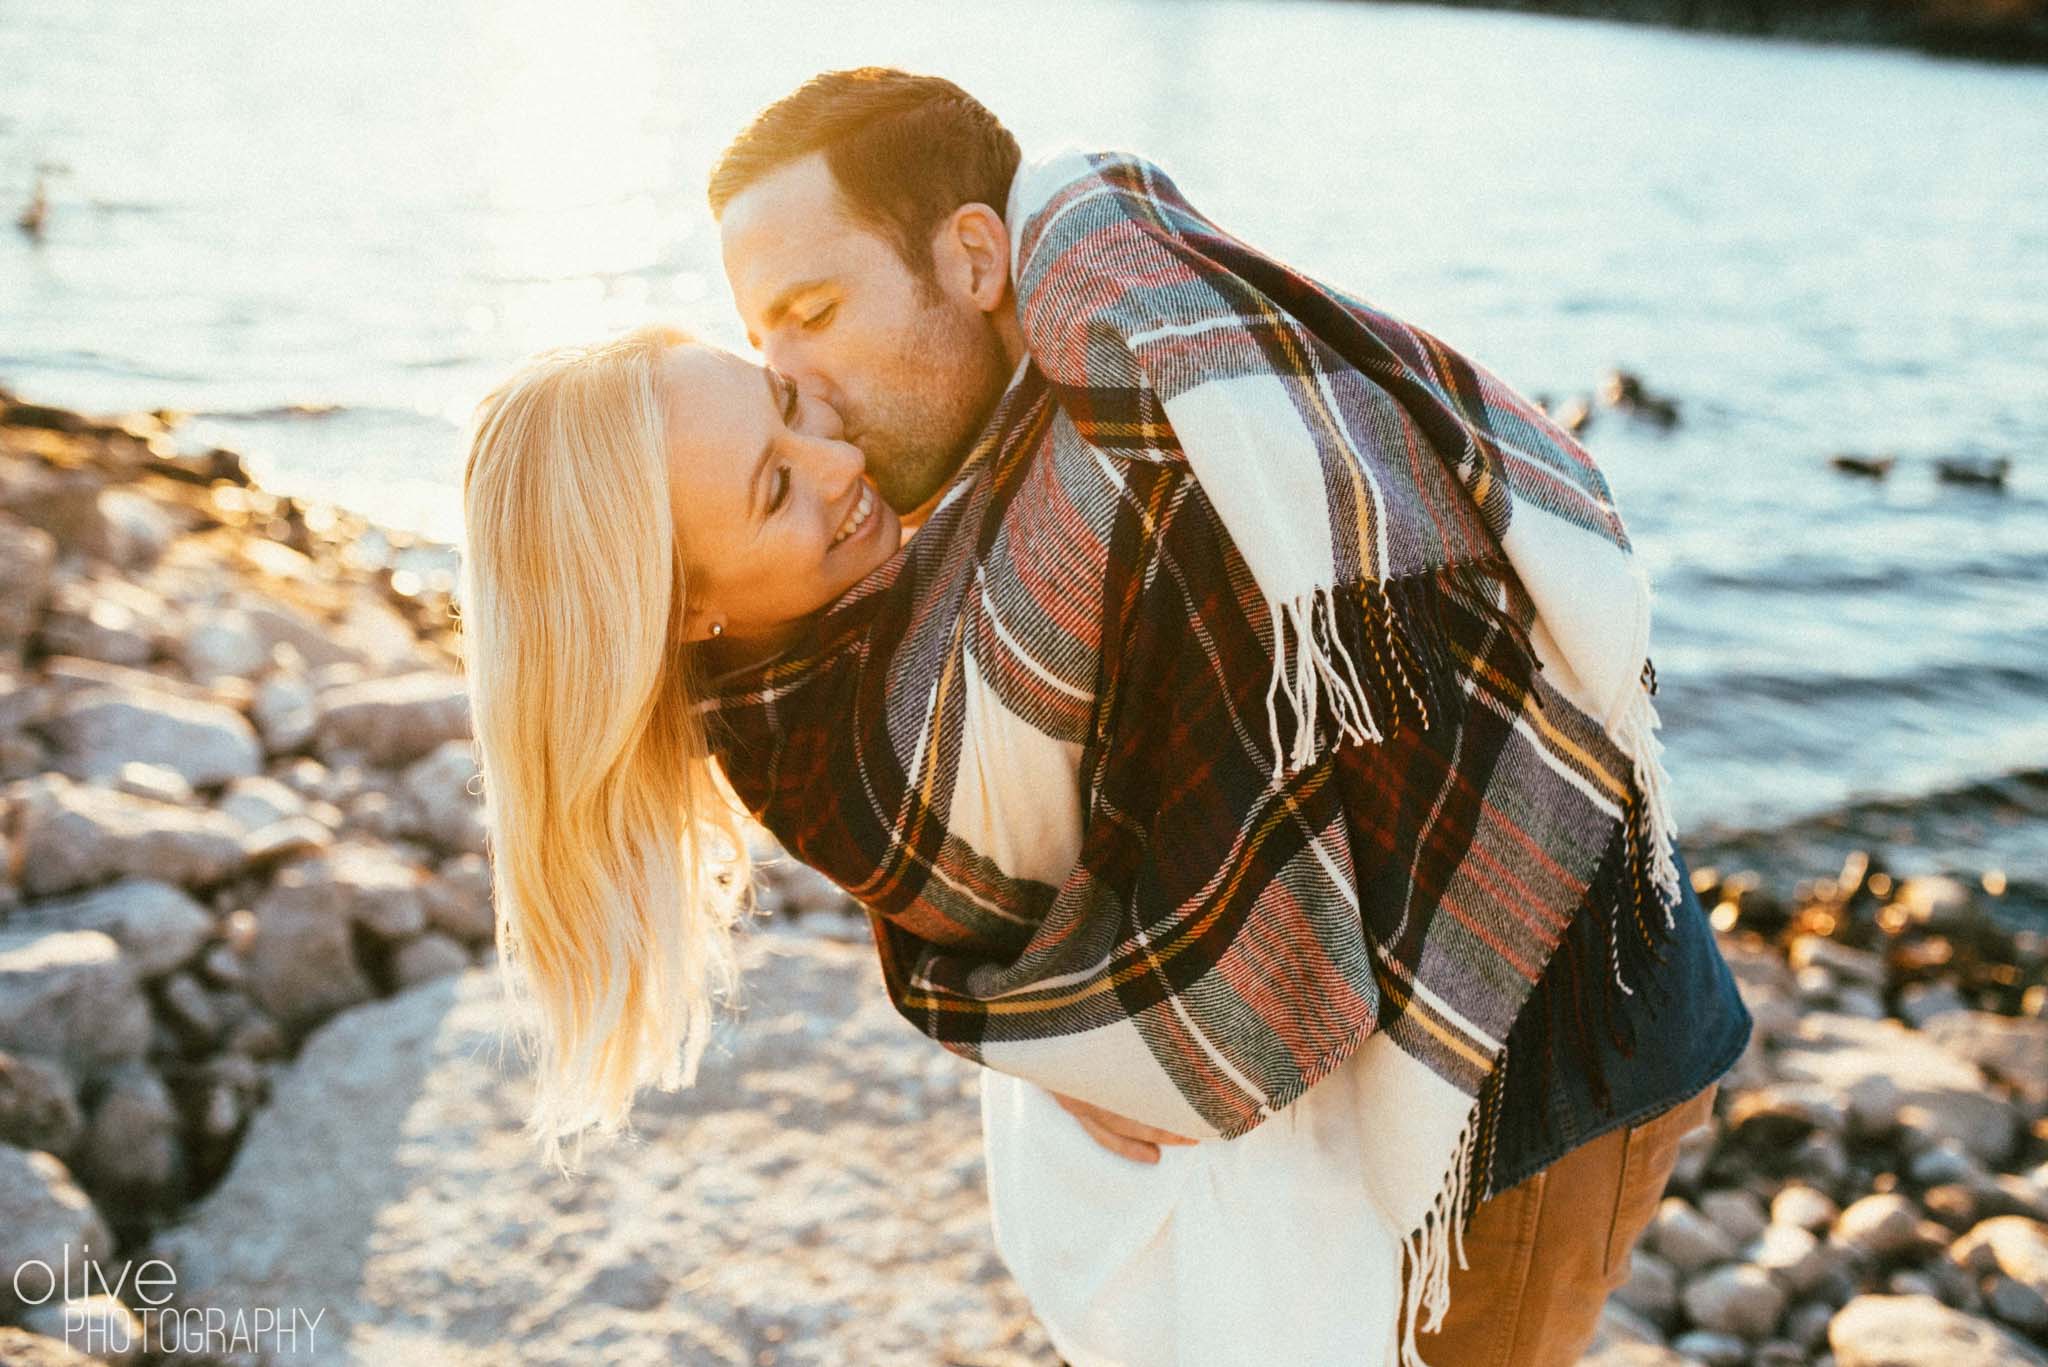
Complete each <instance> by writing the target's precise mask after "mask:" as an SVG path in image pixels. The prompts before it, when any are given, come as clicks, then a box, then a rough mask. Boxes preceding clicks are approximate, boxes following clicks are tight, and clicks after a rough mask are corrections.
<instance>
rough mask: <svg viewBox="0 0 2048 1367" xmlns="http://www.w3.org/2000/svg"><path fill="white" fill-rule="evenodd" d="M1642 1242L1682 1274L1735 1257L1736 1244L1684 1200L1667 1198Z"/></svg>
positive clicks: (1673, 1197)
mask: <svg viewBox="0 0 2048 1367" xmlns="http://www.w3.org/2000/svg"><path fill="white" fill-rule="evenodd" d="M1644 1242H1645V1243H1647V1244H1648V1245H1649V1247H1650V1250H1651V1251H1652V1252H1654V1253H1655V1254H1657V1256H1659V1257H1660V1258H1662V1259H1664V1261H1665V1262H1667V1263H1670V1264H1671V1266H1673V1267H1674V1268H1676V1269H1678V1271H1679V1272H1681V1273H1693V1272H1698V1271H1700V1270H1702V1269H1703V1268H1707V1267H1711V1266H1713V1265H1714V1264H1715V1263H1722V1262H1727V1261H1728V1260H1729V1259H1731V1258H1733V1257H1734V1256H1735V1244H1734V1242H1733V1241H1732V1240H1731V1239H1729V1237H1728V1236H1727V1235H1726V1234H1724V1233H1722V1232H1721V1230H1720V1228H1719V1227H1718V1226H1716V1225H1715V1224H1714V1223H1713V1222H1712V1221H1711V1220H1709V1219H1707V1218H1706V1217H1705V1216H1704V1215H1701V1214H1700V1213H1699V1212H1698V1211H1697V1210H1694V1209H1693V1208H1692V1207H1691V1206H1690V1205H1688V1204H1687V1203H1686V1202H1685V1200H1684V1198H1682V1197H1677V1196H1667V1197H1665V1198H1664V1201H1663V1203H1662V1204H1660V1205H1659V1206H1658V1207H1657V1213H1656V1215H1654V1216H1652V1217H1651V1219H1650V1227H1649V1229H1648V1230H1647V1231H1646V1232H1645V1236H1644Z"/></svg>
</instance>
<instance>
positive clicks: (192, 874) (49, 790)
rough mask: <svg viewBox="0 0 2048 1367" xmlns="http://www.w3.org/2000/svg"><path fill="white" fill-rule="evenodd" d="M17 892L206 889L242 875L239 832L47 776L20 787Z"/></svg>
mask: <svg viewBox="0 0 2048 1367" xmlns="http://www.w3.org/2000/svg"><path fill="white" fill-rule="evenodd" d="M18 819H19V821H20V829H19V832H18V834H19V839H20V841H21V844H22V847H23V848H22V853H21V856H20V858H21V861H22V875H21V884H22V889H23V891H25V892H27V893H28V894H29V895H30V896H32V897H39V896H45V895H48V894H51V893H60V892H72V891H75V890H78V889H81V888H90V887H93V886H94V885H96V884H99V883H104V882H107V881H108V880H110V879H114V878H119V877H122V876H123V875H127V876H132V877H138V878H157V879H161V880H163V881H165V882H169V883H177V884H179V885H181V886H184V887H204V886H206V885H208V884H211V883H216V882H219V881H220V880H221V879H224V878H227V877H229V876H230V875H232V874H234V873H236V872H237V871H239V870H240V868H241V867H242V863H243V855H242V836H243V831H242V828H241V826H240V825H238V824H237V823H236V822H235V821H234V820H233V819H232V818H229V817H225V816H222V815H220V814H219V813H218V812H210V811H192V810H190V809H188V808H184V807H174V806H171V805H170V804H168V803H164V802H152V801H149V800H148V799H146V798H138V797H130V796H128V795H127V794H125V793H116V792H111V791H109V790H107V789H104V788H97V787H90V786H85V785H81V784H74V783H72V782H70V781H69V780H68V779H66V778H64V776H63V775H61V774H45V775H42V776H40V777H38V778H35V779H31V780H29V781H28V782H27V783H25V784H24V785H23V788H22V802H21V804H20V809H19V816H18Z"/></svg>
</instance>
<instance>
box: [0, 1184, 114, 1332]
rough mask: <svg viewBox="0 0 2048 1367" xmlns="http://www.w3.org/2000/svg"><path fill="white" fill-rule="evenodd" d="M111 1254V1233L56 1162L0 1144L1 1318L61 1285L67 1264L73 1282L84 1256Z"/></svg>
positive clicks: (77, 1279) (78, 1279) (79, 1274)
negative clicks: (17, 1290) (48, 1289)
mask: <svg viewBox="0 0 2048 1367" xmlns="http://www.w3.org/2000/svg"><path fill="white" fill-rule="evenodd" d="M113 1253H114V1238H113V1235H112V1234H110V1233H109V1232H108V1230H107V1226H106V1224H105V1222H104V1221H102V1220H101V1219H100V1214H99V1211H97V1210H95V1209H94V1208H93V1204H92V1198H90V1197H88V1196H87V1195H86V1194H85V1193H84V1192H83V1191H81V1190H80V1189H79V1187H78V1184H77V1183H76V1182H74V1181H73V1180H72V1178H71V1170H70V1169H69V1168H67V1167H65V1166H64V1164H63V1162H62V1161H61V1160H59V1159H58V1158H56V1157H55V1156H53V1155H51V1154H47V1153H36V1152H32V1151H30V1150H27V1149H17V1148H15V1147H14V1146H12V1145H10V1144H0V1316H6V1317H8V1318H13V1317H15V1316H16V1315H18V1314H19V1313H20V1312H21V1311H22V1310H24V1309H26V1308H27V1305H28V1304H33V1303H34V1302H36V1301H37V1300H40V1299H42V1297H43V1296H45V1295H47V1294H48V1292H47V1291H46V1290H45V1288H46V1287H49V1286H51V1285H53V1284H54V1285H55V1286H56V1287H58V1288H60V1289H61V1287H62V1286H63V1277H64V1274H65V1272H66V1271H67V1264H68V1270H69V1272H70V1274H71V1276H72V1279H73V1283H72V1284H73V1285H74V1286H76V1285H80V1284H82V1283H83V1280H84V1275H85V1261H86V1259H88V1258H95V1259H107V1260H111V1259H112V1256H113ZM17 1287H19V1294H17V1292H16V1288H17Z"/></svg>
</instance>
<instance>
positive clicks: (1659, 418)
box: [1600, 370, 1678, 427]
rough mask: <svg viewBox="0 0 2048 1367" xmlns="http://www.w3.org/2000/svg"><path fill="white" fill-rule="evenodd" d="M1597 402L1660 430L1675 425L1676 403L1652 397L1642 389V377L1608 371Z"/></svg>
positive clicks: (1625, 372)
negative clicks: (1649, 423)
mask: <svg viewBox="0 0 2048 1367" xmlns="http://www.w3.org/2000/svg"><path fill="white" fill-rule="evenodd" d="M1600 399H1601V402H1603V403H1605V404H1606V405H1607V406H1608V407H1609V408H1619V409H1621V410H1622V411H1624V412H1626V413H1628V414H1629V415H1630V416H1632V417H1637V418H1644V419H1647V420H1649V421H1650V422H1653V423H1656V424H1657V425H1658V426H1659V427H1672V426H1675V425H1676V424H1677V422H1678V400H1676V399H1667V398H1664V397H1663V396H1662V395H1658V394H1652V393H1651V392H1650V391H1649V390H1647V389H1645V388H1644V387H1643V381H1642V377H1641V376H1638V375H1632V374H1630V373H1629V372H1628V371H1626V370H1614V371H1609V372H1608V375H1607V380H1606V383H1604V384H1603V385H1601V387H1600Z"/></svg>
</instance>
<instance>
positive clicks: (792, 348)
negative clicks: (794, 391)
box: [761, 332, 839, 407]
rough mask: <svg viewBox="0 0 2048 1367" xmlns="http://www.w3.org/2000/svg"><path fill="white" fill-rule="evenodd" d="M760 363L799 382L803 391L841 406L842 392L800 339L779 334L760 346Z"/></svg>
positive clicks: (773, 334)
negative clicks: (840, 397)
mask: <svg viewBox="0 0 2048 1367" xmlns="http://www.w3.org/2000/svg"><path fill="white" fill-rule="evenodd" d="M761 359H762V360H764V361H766V362H767V363H768V364H769V365H770V366H772V367H773V368H774V369H776V370H779V371H781V372H782V373H783V374H785V375H787V376H789V378H790V379H792V380H795V381H796V382H797V386H798V388H800V389H804V390H807V391H808V392H810V393H812V394H816V395H817V396H818V397H819V398H821V399H823V400H824V401H825V402H826V403H829V404H832V405H834V406H835V407H836V406H837V405H838V399H839V389H838V387H837V386H836V385H834V384H833V383H832V377H831V376H829V375H827V374H826V373H825V372H824V371H822V370H820V369H819V368H818V365H817V362H816V358H814V357H813V356H812V355H811V354H810V349H809V348H808V347H806V346H804V344H803V342H802V340H801V339H799V338H793V337H790V336H788V335H787V334H786V333H782V332H776V333H772V334H770V335H769V337H768V339H767V340H766V341H765V342H763V343H762V344H761Z"/></svg>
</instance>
